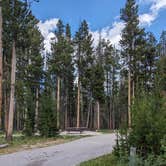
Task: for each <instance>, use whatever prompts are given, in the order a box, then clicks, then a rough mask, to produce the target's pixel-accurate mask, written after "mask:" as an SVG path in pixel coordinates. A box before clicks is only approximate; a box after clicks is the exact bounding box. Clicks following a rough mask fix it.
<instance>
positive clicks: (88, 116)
mask: <svg viewBox="0 0 166 166" xmlns="http://www.w3.org/2000/svg"><path fill="white" fill-rule="evenodd" d="M90 113H91V101H90V103H89V106H88V115H87V121H86V128H88V127H89V121H90Z"/></svg>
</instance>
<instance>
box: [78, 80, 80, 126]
mask: <svg viewBox="0 0 166 166" xmlns="http://www.w3.org/2000/svg"><path fill="white" fill-rule="evenodd" d="M79 127H80V80H79V78H78V91H77V128H79Z"/></svg>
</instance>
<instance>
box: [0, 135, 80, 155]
mask: <svg viewBox="0 0 166 166" xmlns="http://www.w3.org/2000/svg"><path fill="white" fill-rule="evenodd" d="M80 138H82V136H59V135H58V136H55V137H51V138H46V137H40V136H32V137H26V136H24V135H22V134H21V133H16V134H14V136H13V141H12V142H11V143H10V144H9V146H8V147H6V148H2V149H0V155H2V154H8V153H13V152H18V151H22V150H28V149H34V148H42V147H47V146H51V145H57V144H62V143H66V142H69V141H73V140H76V139H80ZM5 143H7V142H6V140H5V137H4V135H2V134H0V144H5Z"/></svg>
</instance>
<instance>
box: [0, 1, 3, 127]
mask: <svg viewBox="0 0 166 166" xmlns="http://www.w3.org/2000/svg"><path fill="white" fill-rule="evenodd" d="M2 59H3V52H2V0H0V129H1V128H2V74H3V66H2Z"/></svg>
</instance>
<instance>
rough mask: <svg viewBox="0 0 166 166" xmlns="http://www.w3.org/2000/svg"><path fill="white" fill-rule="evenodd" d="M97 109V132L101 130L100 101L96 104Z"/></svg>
mask: <svg viewBox="0 0 166 166" xmlns="http://www.w3.org/2000/svg"><path fill="white" fill-rule="evenodd" d="M96 109H97V130H99V129H100V103H99V101H97V102H96Z"/></svg>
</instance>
